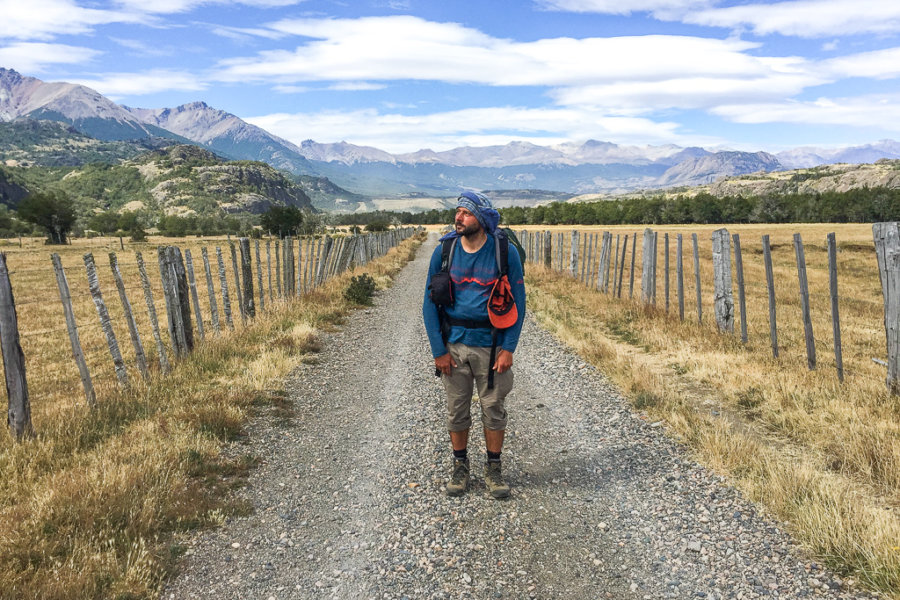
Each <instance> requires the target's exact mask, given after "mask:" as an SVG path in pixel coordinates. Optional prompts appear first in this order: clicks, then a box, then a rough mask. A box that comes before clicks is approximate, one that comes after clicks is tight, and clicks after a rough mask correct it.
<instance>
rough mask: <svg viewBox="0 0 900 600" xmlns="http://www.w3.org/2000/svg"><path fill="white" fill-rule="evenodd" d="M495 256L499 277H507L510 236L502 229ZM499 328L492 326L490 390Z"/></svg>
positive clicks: (496, 235)
mask: <svg viewBox="0 0 900 600" xmlns="http://www.w3.org/2000/svg"><path fill="white" fill-rule="evenodd" d="M494 257H495V258H496V259H497V270H498V271H499V273H498V275H497V279H500V278H501V277H506V274H507V272H508V271H509V238H508V237H507V236H506V232H505V231H503V230H502V229H497V230H495V231H494ZM499 333H500V332H499V330H498V329H497V328H496V327H491V358H490V362H489V363H488V364H489V365H490V366H489V368H488V369H489V370H488V380H487V387H488V389H489V390H492V389H494V362H495V361H496V360H497V338H498V336H499Z"/></svg>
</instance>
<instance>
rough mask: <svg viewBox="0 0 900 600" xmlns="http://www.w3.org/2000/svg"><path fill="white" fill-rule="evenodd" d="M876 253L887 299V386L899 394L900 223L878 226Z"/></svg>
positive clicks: (885, 313)
mask: <svg viewBox="0 0 900 600" xmlns="http://www.w3.org/2000/svg"><path fill="white" fill-rule="evenodd" d="M872 236H873V237H874V238H875V254H876V256H877V257H878V274H879V275H880V276H881V277H880V278H881V291H882V294H883V296H884V331H885V336H886V338H887V359H888V362H887V380H886V383H887V387H888V390H890V392H891V394H894V395H897V394H900V223H897V222H889V223H875V224H874V225H872Z"/></svg>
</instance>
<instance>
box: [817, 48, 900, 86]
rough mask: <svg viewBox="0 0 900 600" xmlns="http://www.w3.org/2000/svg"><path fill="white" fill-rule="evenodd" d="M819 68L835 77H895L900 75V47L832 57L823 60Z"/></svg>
mask: <svg viewBox="0 0 900 600" xmlns="http://www.w3.org/2000/svg"><path fill="white" fill-rule="evenodd" d="M818 68H819V69H820V70H821V71H822V72H823V73H825V74H827V75H829V76H831V77H833V78H835V79H843V78H847V77H868V78H871V79H894V78H896V77H900V47H898V48H886V49H884V50H875V51H874V52H861V53H859V54H850V55H847V56H841V57H837V58H832V59H829V60H826V61H823V62H822V63H821V64H820V65H819V67H818Z"/></svg>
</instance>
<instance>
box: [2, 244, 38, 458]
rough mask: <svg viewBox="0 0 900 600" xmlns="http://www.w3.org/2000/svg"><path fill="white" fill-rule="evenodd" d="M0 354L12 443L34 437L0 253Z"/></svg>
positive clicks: (10, 295)
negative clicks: (0, 353) (7, 400)
mask: <svg viewBox="0 0 900 600" xmlns="http://www.w3.org/2000/svg"><path fill="white" fill-rule="evenodd" d="M0 351H2V353H3V371H4V373H5V375H6V395H7V397H8V398H9V404H8V406H9V409H8V411H7V418H6V419H7V420H6V422H7V425H9V427H10V429H12V431H13V433H14V434H15V436H16V439H17V440H21V439H23V438H26V437H31V436H32V435H34V428H33V427H32V425H31V402H30V401H29V399H28V381H27V379H26V378H25V354H24V353H23V352H22V345H21V344H20V343H19V320H18V317H17V316H16V301H15V299H14V298H13V291H12V283H11V282H10V280H9V269H8V268H7V266H6V254H5V253H0Z"/></svg>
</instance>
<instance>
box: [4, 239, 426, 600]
mask: <svg viewBox="0 0 900 600" xmlns="http://www.w3.org/2000/svg"><path fill="white" fill-rule="evenodd" d="M421 242H422V236H418V237H416V238H413V239H411V240H407V241H405V242H403V243H402V244H401V245H400V247H399V248H395V249H392V250H390V251H389V252H388V253H387V254H386V255H385V256H384V257H382V258H379V259H376V260H374V261H372V262H370V263H369V264H368V265H366V266H365V267H364V268H358V269H356V270H355V271H353V272H349V273H345V274H343V275H341V276H338V277H335V278H333V279H331V280H329V281H327V282H326V283H325V285H323V286H322V287H320V288H318V289H317V290H315V291H313V292H310V293H308V294H305V295H303V296H302V297H300V298H297V299H292V300H290V301H279V300H277V299H276V300H275V301H274V302H273V301H271V300H270V299H269V297H268V274H267V273H265V276H264V281H265V288H266V294H267V296H266V310H265V311H264V312H263V313H261V314H260V315H259V316H258V317H257V318H256V319H255V320H252V321H250V322H248V323H247V324H246V325H244V324H242V323H241V319H240V316H239V312H238V308H237V303H236V299H235V297H234V288H233V285H234V281H233V271H232V269H231V261H230V251H229V250H228V245H227V241H226V240H224V239H218V240H210V239H203V240H198V239H193V238H182V239H170V240H165V239H158V238H153V240H152V244H128V243H127V242H126V244H125V246H126V248H125V250H124V251H122V250H120V248H119V240H118V239H115V240H113V239H109V238H106V239H105V240H97V239H95V240H79V241H76V242H75V243H74V244H73V245H71V246H66V247H63V248H59V249H57V248H54V247H49V246H44V245H43V244H39V243H35V241H34V240H25V244H24V247H22V248H20V247H19V244H18V241H17V240H16V241H14V242H12V243H7V244H5V245H0V250H2V251H4V252H6V255H7V263H8V266H9V269H10V271H11V276H10V278H11V281H12V285H13V291H14V293H15V298H16V303H17V307H18V318H19V329H20V332H21V343H22V347H23V351H24V354H25V357H26V371H27V374H28V385H29V392H30V398H31V410H32V421H33V424H34V430H35V436H34V437H33V438H30V439H26V440H24V441H22V442H21V443H17V442H16V441H14V438H13V436H11V435H7V436H0V438H2V440H0V472H2V473H3V475H4V476H3V478H2V479H0V531H2V532H3V535H2V536H0V598H10V599H12V598H16V599H21V598H35V599H38V598H40V599H57V598H58V599H67V598H72V597H73V594H77V596H78V597H79V598H122V599H125V598H153V597H157V595H158V591H159V585H160V582H161V581H162V579H163V578H164V577H165V576H166V574H167V573H169V572H170V571H171V569H172V568H173V567H174V565H175V561H176V559H177V557H178V556H179V555H180V552H181V551H182V550H181V548H180V547H179V545H178V543H177V534H178V533H179V532H183V531H186V530H190V529H193V528H196V527H201V526H205V525H209V524H216V523H220V522H221V521H222V520H223V519H224V518H225V517H226V516H227V515H228V514H234V513H239V512H241V511H243V510H246V508H245V507H242V506H240V505H239V504H236V503H235V501H234V500H233V497H232V496H231V495H230V494H228V490H229V489H231V488H233V487H234V486H236V485H241V481H242V479H243V477H244V476H245V475H246V473H247V472H248V469H249V468H251V467H252V465H253V464H254V462H255V460H256V459H255V457H253V456H246V455H245V456H240V455H239V456H232V457H225V456H223V455H222V454H221V453H220V450H221V447H222V444H223V442H224V441H226V440H228V439H233V438H235V437H238V436H240V435H241V431H242V427H243V425H244V423H245V422H246V420H247V419H248V418H249V416H250V415H251V414H253V413H258V412H260V411H264V412H266V413H267V414H271V415H272V416H273V418H290V410H289V404H288V403H286V402H285V401H284V394H283V392H282V391H281V389H282V387H281V386H282V381H283V379H284V377H285V376H286V375H287V374H288V373H289V372H290V370H291V369H292V368H293V367H295V366H296V365H297V364H298V363H299V361H302V360H306V359H307V358H306V357H308V356H309V354H310V353H311V352H314V351H315V350H316V349H317V345H318V341H317V332H318V331H320V330H322V329H327V328H329V327H332V326H333V325H334V324H335V323H338V322H340V320H341V318H342V315H344V314H346V312H347V311H348V310H350V309H351V308H352V306H351V305H350V303H349V302H348V301H347V300H345V299H344V297H343V290H344V289H345V288H346V286H347V284H348V282H349V279H350V277H351V276H352V275H354V274H359V273H361V272H363V271H365V272H367V273H369V274H370V275H371V276H373V277H374V278H375V280H376V282H377V283H378V284H379V286H382V287H383V286H385V285H387V284H388V282H389V281H390V279H391V278H392V277H393V275H394V274H395V273H397V272H398V271H399V270H400V268H402V266H403V265H404V264H406V262H408V261H409V259H410V258H411V257H412V256H413V253H414V250H415V248H416V247H417V246H418V245H419V244H421ZM167 243H169V244H174V245H178V246H180V247H181V248H182V250H184V249H185V248H190V249H191V251H192V254H193V256H194V264H195V268H196V270H197V276H198V287H199V290H198V291H199V293H200V297H201V304H202V306H203V312H204V317H205V320H206V328H207V329H206V331H207V337H206V342H205V343H203V344H200V345H199V346H198V347H197V349H196V350H195V351H194V352H193V353H192V354H191V355H189V356H188V357H186V358H183V359H181V360H178V361H174V359H173V357H172V354H171V347H170V348H169V360H170V361H171V362H173V363H174V368H173V369H172V371H171V372H170V373H169V374H168V375H167V376H163V375H162V374H161V373H160V372H159V369H158V363H156V354H155V352H156V350H155V343H154V341H153V337H152V335H151V331H150V327H149V319H148V317H147V308H146V304H145V303H144V299H143V292H142V290H141V288H140V280H139V278H138V274H137V266H136V265H137V263H136V260H135V254H134V251H136V250H140V251H141V252H142V253H143V256H144V260H145V263H146V265H147V270H148V274H149V276H150V279H151V281H152V282H153V292H154V299H155V304H156V310H157V313H158V314H159V316H160V319H161V327H162V329H163V332H162V335H163V339H164V340H168V333H167V331H166V325H165V305H164V300H163V298H162V290H161V288H160V287H159V268H158V266H157V262H156V246H157V245H162V244H167ZM201 245H205V246H208V247H209V250H210V252H211V255H212V256H211V258H212V260H213V261H214V260H215V250H214V248H215V246H216V245H219V246H221V247H222V249H223V252H224V253H225V258H226V266H227V269H226V271H227V273H228V280H229V286H230V287H231V290H230V292H231V295H232V304H233V306H232V311H233V313H234V319H235V325H236V328H235V330H233V331H232V330H228V329H227V328H224V316H222V317H221V318H222V323H223V331H222V335H220V336H215V335H214V334H213V332H212V326H211V323H210V322H209V318H210V316H209V304H208V300H207V293H206V282H205V276H204V275H202V273H203V271H202V264H203V263H202V258H201V254H200V247H201ZM272 250H273V257H272V260H273V262H274V244H273V248H272ZM51 251H58V252H59V253H60V255H61V258H62V262H63V265H64V268H65V270H66V273H67V278H68V281H69V286H70V288H71V292H72V296H73V304H74V307H75V313H76V319H77V322H78V325H79V333H80V336H81V342H82V345H83V347H84V350H85V353H86V355H87V362H88V364H89V365H90V371H91V376H92V378H93V380H94V385H95V387H96V390H97V398H98V403H97V407H96V408H94V409H89V408H88V406H87V405H86V401H85V397H84V394H83V391H82V387H81V383H80V379H79V375H78V370H77V367H76V365H75V363H74V360H73V359H72V356H71V347H70V344H69V339H68V335H67V333H66V330H65V322H64V318H63V311H62V305H61V304H60V300H59V293H58V291H57V286H56V280H55V276H54V274H53V268H52V264H51V262H50V252H51ZM88 251H90V252H93V254H94V258H95V261H96V263H97V267H98V272H99V274H100V283H101V288H102V291H103V295H104V300H105V301H106V303H107V305H108V307H109V311H110V313H111V314H112V319H113V323H114V328H115V332H116V335H117V337H118V342H119V346H120V348H121V349H122V351H123V354H124V355H125V361H126V363H127V364H128V365H129V377H130V386H129V388H128V389H125V390H120V389H119V388H118V386H117V383H116V378H115V375H114V372H113V365H112V360H111V358H110V356H109V352H108V350H107V346H106V342H105V339H104V338H103V337H102V332H101V330H100V327H99V325H98V319H97V313H96V310H95V308H94V306H93V301H92V299H91V298H90V296H89V295H87V294H88V290H87V283H86V277H85V270H84V263H83V260H82V255H83V254H84V253H85V252H88ZM109 251H116V252H117V253H118V257H119V263H120V269H121V271H122V273H123V277H124V279H125V282H126V286H127V287H128V293H129V299H130V302H131V305H132V307H133V309H134V312H135V316H136V319H137V321H138V325H139V329H140V334H141V338H142V341H143V345H144V349H145V352H146V353H147V356H148V359H149V362H150V363H151V365H156V367H155V368H153V369H152V372H151V377H150V380H149V381H146V382H145V381H142V379H141V377H140V374H139V373H138V372H137V369H136V368H135V361H134V350H133V349H132V345H131V341H130V338H129V336H128V332H127V330H126V327H125V322H124V319H123V317H122V307H121V304H120V302H119V298H118V293H117V292H116V289H115V285H114V283H113V279H112V276H111V271H110V268H109V259H108V256H107V254H108V252H109ZM262 257H263V258H262V260H263V261H264V264H265V260H266V259H265V246H264V245H263V248H262ZM255 264H256V263H255V260H254V265H255ZM213 270H214V273H215V270H216V268H215V267H213ZM215 282H216V283H215V290H216V294H217V295H218V298H217V300H218V301H219V311H220V315H222V305H221V295H220V294H219V285H218V277H215ZM255 285H256V280H254V286H255ZM273 288H274V281H273ZM276 296H277V294H276ZM258 309H259V304H257V310H258ZM74 590H77V592H74Z"/></svg>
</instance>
